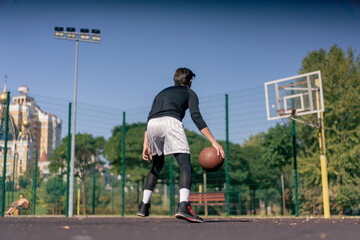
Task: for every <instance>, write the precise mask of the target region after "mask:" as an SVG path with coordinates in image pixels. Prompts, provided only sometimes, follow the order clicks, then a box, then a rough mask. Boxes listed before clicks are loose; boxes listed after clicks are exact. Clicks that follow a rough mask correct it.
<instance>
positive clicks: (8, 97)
mask: <svg viewBox="0 0 360 240" xmlns="http://www.w3.org/2000/svg"><path fill="white" fill-rule="evenodd" d="M4 93H5V92H4ZM3 103H4V102H3ZM9 103H10V92H7V93H6V111H5V137H4V161H3V175H2V189H1V190H2V199H1V217H4V214H5V193H6V189H5V180H6V179H5V178H6V157H7V142H8V134H9Z"/></svg>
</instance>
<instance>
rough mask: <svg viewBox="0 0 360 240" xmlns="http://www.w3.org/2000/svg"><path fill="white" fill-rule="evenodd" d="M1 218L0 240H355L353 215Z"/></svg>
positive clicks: (358, 224) (357, 226) (357, 225)
mask: <svg viewBox="0 0 360 240" xmlns="http://www.w3.org/2000/svg"><path fill="white" fill-rule="evenodd" d="M206 221H207V222H206V223H188V222H186V221H183V220H178V219H175V218H169V217H162V218H157V217H150V218H135V217H134V218H133V217H125V218H121V217H83V218H65V217H5V218H2V219H0V239H1V240H17V239H23V240H67V239H69V240H97V239H100V240H112V239H116V240H119V239H126V240H132V239H134V240H142V239H144V240H162V239H166V240H172V239H176V240H178V239H181V240H183V239H184V240H185V239H186V240H187V239H189V240H190V239H206V240H226V239H231V240H238V239H239V240H241V239H247V240H252V239H254V240H264V239H266V240H275V239H279V240H287V239H289V240H297V239H299V240H300V239H301V240H306V239H311V240H313V239H328V240H330V239H333V240H348V239H360V219H359V218H345V219H342V218H334V219H330V220H325V219H321V218H207V219H206Z"/></svg>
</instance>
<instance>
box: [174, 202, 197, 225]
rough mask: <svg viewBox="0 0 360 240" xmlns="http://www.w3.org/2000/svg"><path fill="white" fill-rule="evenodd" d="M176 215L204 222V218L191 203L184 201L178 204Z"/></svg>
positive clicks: (191, 220)
mask: <svg viewBox="0 0 360 240" xmlns="http://www.w3.org/2000/svg"><path fill="white" fill-rule="evenodd" d="M175 217H176V218H179V219H185V220H187V221H189V222H198V223H202V222H204V220H203V219H202V218H201V217H199V216H197V215H196V214H195V213H194V211H193V210H192V209H191V207H190V203H188V202H186V201H183V202H180V203H179V204H178V207H177V210H176V213H175Z"/></svg>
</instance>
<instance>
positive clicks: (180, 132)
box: [137, 68, 225, 222]
mask: <svg viewBox="0 0 360 240" xmlns="http://www.w3.org/2000/svg"><path fill="white" fill-rule="evenodd" d="M194 77H195V74H194V73H193V72H192V71H191V70H190V69H187V68H178V69H177V70H176V71H175V75H174V85H175V86H172V87H168V88H166V89H164V90H162V91H161V92H160V93H159V94H158V95H157V96H156V97H155V99H154V101H153V104H152V107H151V110H150V112H149V116H148V121H147V126H146V130H145V134H144V147H143V159H144V160H145V161H147V162H149V163H150V160H149V155H150V159H151V160H152V161H153V166H152V168H151V170H150V172H149V174H148V176H147V178H146V183H145V188H144V194H143V200H142V201H141V202H140V204H139V209H138V212H137V215H138V216H141V217H146V216H149V210H150V197H151V194H152V191H153V190H154V189H155V186H156V183H157V180H158V177H159V174H160V171H161V170H162V168H163V166H164V158H165V155H174V156H175V158H176V160H177V162H178V164H179V168H180V179H179V185H180V186H179V187H180V201H179V204H178V207H177V210H176V214H175V217H177V218H180V219H186V220H188V221H191V222H203V219H202V218H200V217H198V216H197V215H196V214H195V213H194V212H193V211H192V210H191V207H190V204H189V195H190V188H191V184H192V176H191V174H192V172H191V171H192V170H191V164H190V148H189V144H188V142H187V138H186V135H185V130H184V126H183V124H182V122H181V121H182V119H183V118H184V116H185V111H186V110H187V109H188V108H189V110H190V114H191V118H192V120H193V122H194V123H195V125H196V127H197V128H198V129H199V130H200V132H201V133H202V134H203V135H204V136H205V137H206V138H207V139H208V140H209V141H210V143H211V144H212V146H213V147H214V148H215V149H216V150H217V154H218V156H220V155H221V156H222V157H223V158H225V153H224V150H223V148H222V147H221V146H220V144H218V143H217V141H216V140H215V138H214V137H213V136H212V134H211V132H210V130H209V128H208V127H207V125H206V123H205V121H204V120H203V118H202V116H201V113H200V110H199V100H198V97H197V95H196V93H195V92H194V91H193V90H191V89H190V88H191V84H192V81H193V78H194Z"/></svg>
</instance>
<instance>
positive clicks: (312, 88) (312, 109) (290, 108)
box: [265, 71, 324, 120]
mask: <svg viewBox="0 0 360 240" xmlns="http://www.w3.org/2000/svg"><path fill="white" fill-rule="evenodd" d="M265 97H266V112H267V119H268V120H275V119H281V118H289V117H293V116H301V115H307V114H312V113H319V112H323V111H324V100H323V91H322V83H321V73H320V71H316V72H310V73H305V74H301V75H297V76H293V77H288V78H282V79H278V80H275V81H270V82H266V83H265Z"/></svg>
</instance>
